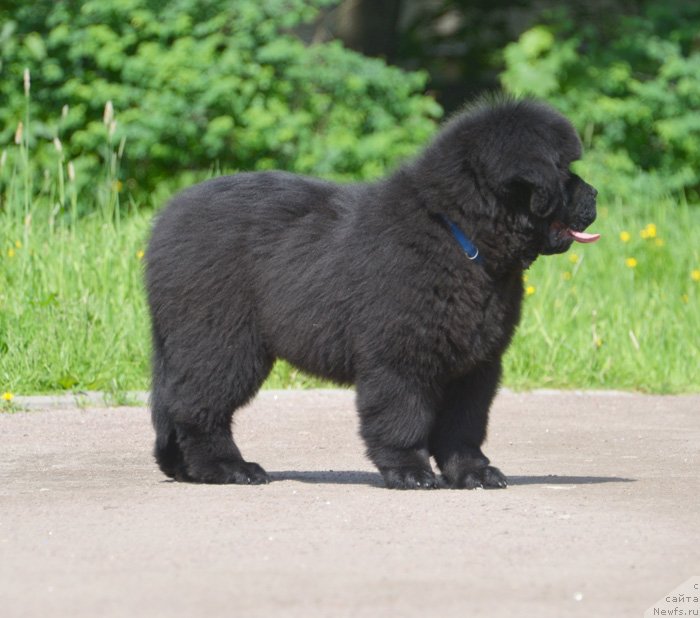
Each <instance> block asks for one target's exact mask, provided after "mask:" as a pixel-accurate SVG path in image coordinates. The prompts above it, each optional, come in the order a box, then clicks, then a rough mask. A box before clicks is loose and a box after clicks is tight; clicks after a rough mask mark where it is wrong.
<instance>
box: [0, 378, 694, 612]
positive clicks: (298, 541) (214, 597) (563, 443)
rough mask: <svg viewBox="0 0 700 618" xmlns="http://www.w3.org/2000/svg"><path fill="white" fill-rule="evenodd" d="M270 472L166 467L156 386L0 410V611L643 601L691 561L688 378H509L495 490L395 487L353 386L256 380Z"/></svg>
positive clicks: (462, 608)
mask: <svg viewBox="0 0 700 618" xmlns="http://www.w3.org/2000/svg"><path fill="white" fill-rule="evenodd" d="M236 433H237V436H238V437H239V444H240V445H241V447H242V449H243V452H244V453H245V454H246V455H247V457H248V458H249V459H252V460H254V461H258V462H259V463H261V464H262V465H263V466H264V467H266V469H267V470H268V471H269V472H271V473H272V476H273V478H274V481H275V482H273V483H272V484H270V485H268V486H262V487H260V486H259V487H237V486H225V487H216V486H203V485H186V484H178V483H172V482H166V481H165V480H164V479H163V477H162V476H161V475H160V473H159V472H158V471H157V470H156V468H155V466H154V464H153V462H152V460H151V457H150V449H151V439H152V434H151V429H150V425H149V419H148V413H147V410H146V408H144V407H137V408H112V409H109V408H99V407H88V408H85V409H78V408H76V407H71V406H68V407H66V406H64V409H57V408H55V407H54V408H53V409H50V410H43V411H42V410H37V409H34V410H33V411H30V412H19V413H14V414H0V615H2V616H3V617H5V618H14V617H20V616H21V617H30V618H32V617H35V616H36V617H45V616H51V617H63V616H65V617H70V618H81V617H90V618H95V617H97V616H99V617H107V618H110V617H128V618H136V617H141V616H144V617H149V618H150V617H160V616H163V617H168V618H178V617H193V618H199V617H202V616H205V617H207V618H216V617H219V616H222V617H223V616H226V617H236V618H245V617H248V616H252V617H258V616H265V617H266V616H270V617H274V618H277V617H285V616H300V617H304V618H307V617H311V618H314V617H321V616H324V617H325V616H328V617H333V618H335V617H344V616H360V617H365V616H367V617H375V616H387V617H391V618H394V617H403V616H421V617H424V616H425V617H432V616H460V617H474V616H484V617H488V618H494V617H496V618H498V617H501V616H522V617H530V616H533V617H534V616H537V617H540V618H548V617H552V618H554V617H556V618H561V617H565V616H582V617H583V616H585V617H586V618H592V617H600V616H610V617H615V618H620V617H625V616H630V617H631V616H634V617H640V618H641V616H643V614H644V611H645V610H646V609H647V608H648V607H649V606H651V605H652V604H654V603H655V602H656V601H657V600H659V598H661V597H663V596H665V595H666V594H668V592H669V591H671V590H672V589H674V588H675V587H676V586H678V585H679V584H681V583H682V582H684V581H686V580H687V579H688V578H690V577H691V576H694V575H699V574H700V513H699V511H700V508H699V505H700V482H699V475H698V471H699V470H700V465H699V464H700V456H699V455H700V397H699V396H685V397H645V396H637V395H619V394H575V393H566V394H563V393H559V394H557V393H549V394H547V393H534V394H512V393H503V394H501V395H500V396H499V397H498V399H497V401H496V403H495V407H494V410H493V412H492V423H491V431H490V438H489V442H488V444H487V448H486V452H487V454H488V455H489V456H490V457H491V458H492V460H493V461H494V463H495V464H496V465H498V466H500V467H501V468H502V469H503V471H504V472H505V473H506V474H508V475H509V477H510V481H511V487H509V488H508V489H507V490H504V491H483V490H481V491H478V490H477V491H472V492H469V491H449V490H439V491H431V492H421V491H409V492H400V491H389V490H386V489H383V488H382V486H381V479H380V477H379V475H378V474H377V473H376V472H375V471H374V470H373V468H372V466H371V465H370V464H369V463H368V462H367V461H366V460H365V459H364V457H363V454H362V446H361V444H360V441H359V439H358V437H357V422H356V417H355V414H354V411H353V394H352V393H351V392H348V391H306V392H301V391H296V392H295V391H284V392H272V391H269V392H264V393H263V394H262V395H260V396H259V398H258V399H257V400H256V401H255V402H254V404H253V405H251V406H250V407H249V408H247V409H246V410H245V411H242V412H241V413H240V416H239V417H238V418H237V423H236Z"/></svg>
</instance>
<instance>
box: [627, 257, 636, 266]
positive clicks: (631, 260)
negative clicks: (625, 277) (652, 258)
mask: <svg viewBox="0 0 700 618" xmlns="http://www.w3.org/2000/svg"><path fill="white" fill-rule="evenodd" d="M625 264H626V265H627V267H628V268H634V267H635V266H636V265H637V260H636V259H634V258H633V257H630V258H627V259H626V260H625Z"/></svg>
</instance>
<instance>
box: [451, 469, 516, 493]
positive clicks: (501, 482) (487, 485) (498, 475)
mask: <svg viewBox="0 0 700 618" xmlns="http://www.w3.org/2000/svg"><path fill="white" fill-rule="evenodd" d="M449 486H450V488H451V489H481V488H483V489H504V488H505V487H508V479H507V478H506V476H505V475H504V474H503V472H501V471H500V470H499V469H498V468H496V467H494V466H486V467H484V468H480V469H478V470H471V471H469V472H466V473H464V474H462V475H460V476H459V477H458V478H457V479H456V480H455V481H453V482H449Z"/></svg>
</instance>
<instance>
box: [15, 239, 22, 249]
mask: <svg viewBox="0 0 700 618" xmlns="http://www.w3.org/2000/svg"><path fill="white" fill-rule="evenodd" d="M15 247H17V248H18V249H21V248H22V241H21V240H15Z"/></svg>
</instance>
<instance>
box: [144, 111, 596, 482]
mask: <svg viewBox="0 0 700 618" xmlns="http://www.w3.org/2000/svg"><path fill="white" fill-rule="evenodd" d="M580 155H581V143H580V141H579V138H578V137H577V135H576V132H575V131H574V129H573V127H572V126H571V124H570V123H569V122H568V121H567V120H566V119H565V118H564V117H563V116H561V115H560V114H559V113H557V112H556V111H554V110H553V109H551V108H550V107H547V106H545V105H543V104H541V103H537V102H533V101H513V100H502V101H495V102H494V101H491V102H488V103H486V102H481V103H478V104H475V105H473V106H471V107H470V108H468V109H466V110H465V111H464V112H462V113H461V114H459V115H457V116H455V117H454V118H453V119H452V120H451V121H450V122H448V123H447V124H446V125H445V126H444V127H443V129H442V130H441V131H440V132H439V133H438V134H437V136H436V137H435V139H434V140H433V142H432V143H431V144H430V145H428V146H427V148H426V149H425V150H424V151H423V152H422V153H420V154H419V155H418V156H417V157H416V158H415V160H413V161H411V162H408V163H406V164H405V165H403V166H402V167H400V168H399V169H397V170H396V171H395V172H394V173H392V174H391V175H389V176H388V177H386V178H384V179H382V180H379V181H377V182H372V183H362V184H336V183H333V182H327V181H324V180H318V179H315V178H308V177H303V176H297V175H294V174H289V173H283V172H259V173H240V174H235V175H232V176H225V177H222V178H216V179H213V180H209V181H206V182H203V183H201V184H198V185H196V186H193V187H191V188H189V189H187V190H185V191H184V192H182V193H180V194H179V195H177V196H176V197H175V198H173V199H172V201H171V202H170V203H169V205H168V206H167V207H166V208H165V209H164V210H163V212H162V213H161V214H160V215H159V216H158V218H157V221H156V222H155V225H154V228H153V233H152V237H151V240H150V244H149V247H148V252H147V261H146V280H147V291H148V301H149V305H150V314H151V320H152V335H153V389H152V414H153V424H154V426H155V431H156V444H155V457H156V460H157V462H158V465H159V466H160V469H161V470H162V471H163V472H164V473H165V474H166V475H167V476H169V477H172V478H174V479H177V480H179V481H190V482H199V483H266V482H268V481H269V477H268V475H267V473H266V472H265V470H263V468H262V467H260V466H259V465H258V464H256V463H252V462H249V461H246V460H245V459H244V458H243V456H242V455H241V452H240V450H239V449H238V446H237V445H236V443H235V442H234V440H233V436H232V429H231V424H232V423H231V421H232V415H233V412H234V411H235V410H236V409H238V408H240V407H241V406H243V405H244V404H245V403H246V402H248V401H249V400H250V399H251V398H252V397H253V396H254V395H255V394H256V392H257V391H258V389H259V388H260V385H261V384H262V383H263V381H264V380H265V378H266V377H267V375H268V373H269V371H270V369H271V367H272V365H273V363H274V361H275V359H278V358H281V359H285V360H287V361H289V362H290V363H292V364H293V365H295V366H296V367H298V368H300V369H302V370H304V371H306V372H308V373H310V374H314V375H317V376H321V377H323V378H327V379H329V380H332V381H334V382H337V383H339V384H354V385H355V387H356V392H357V399H356V401H357V410H358V412H359V415H360V420H361V434H362V437H363V439H364V441H365V444H366V446H367V455H368V457H369V458H370V459H371V460H372V462H374V464H375V465H376V466H377V468H378V469H379V471H380V472H381V474H382V476H383V477H384V481H385V483H386V485H387V487H391V488H401V489H416V488H433V487H439V486H441V485H446V486H448V487H452V488H468V489H471V488H474V487H493V488H496V487H505V486H506V484H507V482H506V478H505V476H504V475H503V474H502V473H501V471H500V470H499V469H498V468H496V467H494V466H491V465H489V459H488V458H487V457H486V456H485V455H484V454H483V452H482V451H481V444H482V443H483V441H484V439H485V436H486V426H487V420H488V413H489V407H490V405H491V402H492V400H493V397H494V394H495V393H496V389H497V387H498V383H499V379H500V376H501V358H502V356H503V353H504V352H505V350H506V348H507V347H508V344H509V343H510V340H511V338H512V336H513V332H514V330H515V328H516V326H517V324H518V321H519V319H520V308H521V301H522V297H523V271H524V270H525V269H526V268H528V266H530V264H532V262H533V261H534V260H535V259H537V257H538V256H539V255H549V254H553V253H561V252H563V251H566V250H567V249H568V248H569V246H570V245H571V244H572V242H574V241H578V242H593V241H594V240H597V238H598V235H597V234H589V233H586V232H584V230H585V229H586V228H587V227H588V226H589V225H590V224H591V223H592V222H593V220H594V219H595V217H596V209H595V198H596V190H595V189H594V188H593V187H591V186H590V185H588V184H586V183H585V182H584V181H583V180H581V178H579V177H578V176H576V174H574V173H573V172H572V171H571V170H570V169H569V166H570V165H571V163H572V162H573V161H576V160H577V159H578V158H579V157H580ZM431 456H432V457H433V458H434V459H435V462H436V464H437V466H438V467H439V469H440V471H441V472H442V478H438V477H436V475H435V473H434V472H433V470H432V468H431V465H430V457H431Z"/></svg>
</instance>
